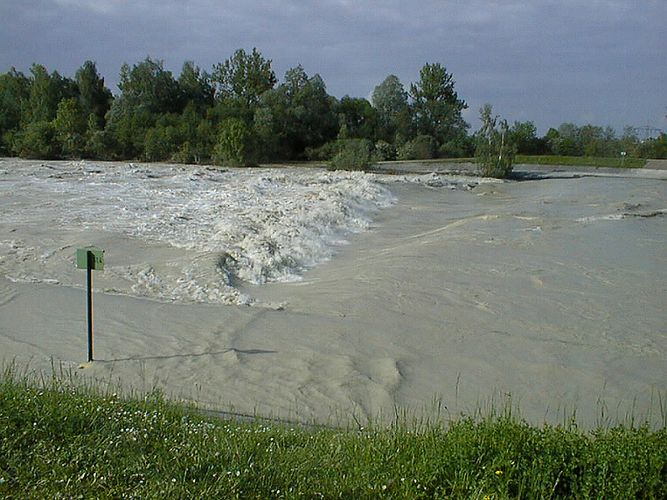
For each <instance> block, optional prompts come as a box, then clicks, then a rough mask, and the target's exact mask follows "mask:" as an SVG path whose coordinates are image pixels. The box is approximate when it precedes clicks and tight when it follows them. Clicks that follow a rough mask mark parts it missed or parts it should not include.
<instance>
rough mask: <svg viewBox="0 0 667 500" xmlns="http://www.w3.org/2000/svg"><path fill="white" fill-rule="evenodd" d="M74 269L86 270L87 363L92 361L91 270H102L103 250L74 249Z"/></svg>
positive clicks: (93, 248)
mask: <svg viewBox="0 0 667 500" xmlns="http://www.w3.org/2000/svg"><path fill="white" fill-rule="evenodd" d="M76 267H77V268H78V269H85V270H86V283H87V287H88V362H91V361H92V360H93V270H97V271H102V270H104V250H102V249H101V248H97V247H92V246H90V247H84V248H77V249H76Z"/></svg>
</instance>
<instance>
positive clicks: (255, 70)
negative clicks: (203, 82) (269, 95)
mask: <svg viewBox="0 0 667 500" xmlns="http://www.w3.org/2000/svg"><path fill="white" fill-rule="evenodd" d="M212 81H213V83H214V84H215V85H216V94H217V97H218V99H221V100H225V99H236V100H239V101H241V102H242V103H243V104H244V105H245V106H246V107H248V108H250V107H251V106H253V105H255V104H257V102H258V100H259V97H260V96H261V95H262V94H263V93H264V92H266V91H267V90H270V89H272V88H273V86H274V85H275V84H276V82H277V80H276V75H275V73H274V72H273V70H272V69H271V60H270V59H265V58H264V57H263V56H262V54H260V53H259V52H258V51H257V49H256V48H253V49H252V52H251V53H250V54H247V53H246V51H245V50H243V49H239V50H237V51H236V52H235V53H234V55H233V56H232V57H231V58H229V59H227V60H226V61H225V62H224V63H221V64H216V65H215V66H213V74H212Z"/></svg>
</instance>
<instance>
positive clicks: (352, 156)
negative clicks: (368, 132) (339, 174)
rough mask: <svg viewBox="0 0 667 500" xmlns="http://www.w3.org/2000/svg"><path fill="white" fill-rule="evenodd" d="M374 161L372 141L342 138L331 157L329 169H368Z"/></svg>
mask: <svg viewBox="0 0 667 500" xmlns="http://www.w3.org/2000/svg"><path fill="white" fill-rule="evenodd" d="M374 163H375V157H374V155H373V143H372V142H371V141H369V140H368V139H344V140H342V141H341V147H340V150H339V151H338V153H336V155H335V156H334V157H333V158H332V159H331V163H330V164H329V169H330V170H368V169H369V168H370V167H371V166H372V165H373V164H374Z"/></svg>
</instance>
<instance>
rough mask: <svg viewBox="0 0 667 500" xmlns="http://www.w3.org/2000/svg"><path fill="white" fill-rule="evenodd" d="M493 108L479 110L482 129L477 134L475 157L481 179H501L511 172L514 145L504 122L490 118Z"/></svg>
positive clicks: (496, 117) (487, 106)
mask: <svg viewBox="0 0 667 500" xmlns="http://www.w3.org/2000/svg"><path fill="white" fill-rule="evenodd" d="M492 113H493V108H492V107H491V105H490V104H485V105H484V106H482V109H481V110H480V119H481V121H482V127H481V128H480V130H479V132H478V133H477V149H476V150H475V157H476V159H477V163H478V165H479V167H480V174H481V175H482V176H483V177H496V178H499V179H503V178H505V177H507V176H508V175H509V174H510V173H511V172H512V163H513V162H514V145H513V144H512V142H511V140H510V135H509V126H508V124H507V121H506V120H500V118H499V117H498V116H492Z"/></svg>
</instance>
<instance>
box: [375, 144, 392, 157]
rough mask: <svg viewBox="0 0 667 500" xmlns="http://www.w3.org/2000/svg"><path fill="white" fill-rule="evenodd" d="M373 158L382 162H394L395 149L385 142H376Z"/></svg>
mask: <svg viewBox="0 0 667 500" xmlns="http://www.w3.org/2000/svg"><path fill="white" fill-rule="evenodd" d="M375 156H377V158H378V159H379V160H382V161H385V160H395V159H396V148H395V147H394V145H393V144H389V143H388V142H386V141H378V142H376V143H375Z"/></svg>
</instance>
